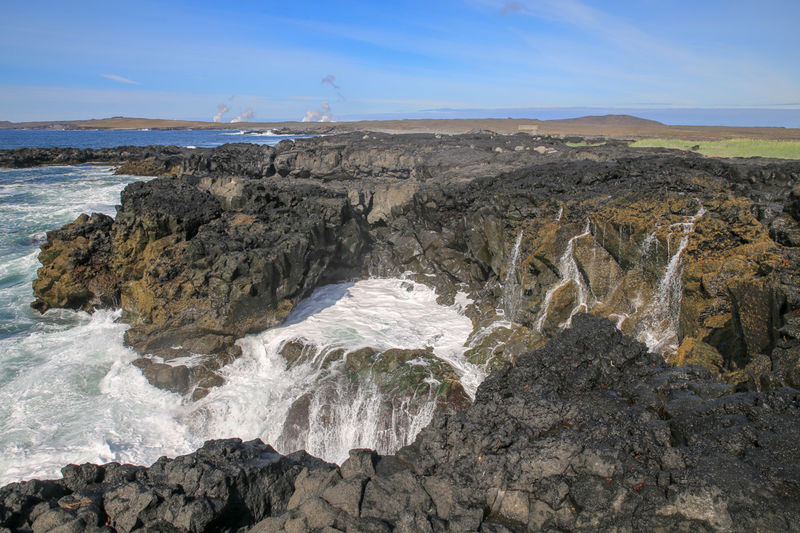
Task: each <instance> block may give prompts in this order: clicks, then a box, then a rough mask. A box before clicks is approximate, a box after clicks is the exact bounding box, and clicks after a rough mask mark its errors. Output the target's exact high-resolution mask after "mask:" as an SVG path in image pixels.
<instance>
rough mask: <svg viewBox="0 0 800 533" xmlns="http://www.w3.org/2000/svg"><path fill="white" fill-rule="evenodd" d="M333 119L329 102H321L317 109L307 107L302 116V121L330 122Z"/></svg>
mask: <svg viewBox="0 0 800 533" xmlns="http://www.w3.org/2000/svg"><path fill="white" fill-rule="evenodd" d="M332 120H333V113H332V112H331V104H329V103H328V102H322V105H321V106H320V108H319V109H309V110H307V111H306V116H304V117H303V122H330V121H332Z"/></svg>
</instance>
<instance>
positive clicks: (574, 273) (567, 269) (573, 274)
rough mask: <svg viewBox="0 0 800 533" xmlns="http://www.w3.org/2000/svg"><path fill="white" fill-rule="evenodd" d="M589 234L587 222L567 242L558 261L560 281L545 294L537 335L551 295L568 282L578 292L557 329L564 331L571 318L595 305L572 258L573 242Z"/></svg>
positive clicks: (537, 325) (540, 329)
mask: <svg viewBox="0 0 800 533" xmlns="http://www.w3.org/2000/svg"><path fill="white" fill-rule="evenodd" d="M590 233H591V231H590V227H589V222H587V223H586V228H585V229H584V230H583V232H582V233H580V234H578V235H575V236H574V237H572V238H571V239H570V240H569V242H567V247H566V249H565V250H564V253H563V254H561V257H560V258H559V260H558V272H559V274H560V276H561V279H560V280H559V281H558V282H557V283H556V284H555V285H553V286H552V287H550V288H549V289H548V290H547V293H545V296H544V303H543V304H542V310H541V311H540V312H539V318H538V319H537V320H536V331H538V332H539V333H542V330H543V328H544V323H545V320H547V313H548V312H549V310H550V303H551V302H552V300H553V295H554V294H555V293H556V292H557V291H558V290H559V289H561V288H563V287H565V286H566V285H567V284H569V283H570V282H573V283H575V287H576V289H577V291H578V298H577V302H576V304H575V306H573V308H572V310H571V311H570V314H569V317H568V318H567V319H566V320H565V321H564V322H562V323H561V324H559V325H558V327H559V328H561V329H564V328H567V327H569V326H570V325H571V324H572V317H574V316H575V315H576V314H577V313H580V312H581V311H584V312H588V311H589V310H590V309H591V308H592V306H594V305H595V304H596V303H597V299H596V298H595V297H594V295H593V294H592V290H591V289H590V288H589V287H588V286H587V285H586V281H585V280H584V279H583V275H582V274H581V271H580V268H578V263H577V262H576V261H575V256H574V250H575V241H577V240H578V239H580V238H582V237H586V236H587V235H589V234H590Z"/></svg>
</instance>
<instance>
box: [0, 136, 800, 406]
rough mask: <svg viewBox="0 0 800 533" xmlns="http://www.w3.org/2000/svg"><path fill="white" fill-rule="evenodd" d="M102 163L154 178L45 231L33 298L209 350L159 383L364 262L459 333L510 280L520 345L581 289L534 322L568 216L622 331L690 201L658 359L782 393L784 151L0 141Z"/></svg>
mask: <svg viewBox="0 0 800 533" xmlns="http://www.w3.org/2000/svg"><path fill="white" fill-rule="evenodd" d="M100 160H105V161H109V160H111V161H114V160H116V161H127V164H126V166H130V165H133V166H134V167H136V168H138V169H139V170H142V171H144V170H146V169H151V170H152V171H153V172H155V173H158V174H159V175H161V176H162V177H161V178H158V179H154V180H152V181H150V182H147V183H143V182H140V183H135V184H132V185H130V186H129V187H127V188H126V189H125V191H124V192H123V194H122V204H121V206H120V208H119V212H118V214H117V216H116V219H115V220H114V222H113V224H112V225H111V226H110V227H105V226H104V228H105V229H104V230H103V233H105V235H104V236H103V237H102V238H100V237H99V236H98V238H94V239H92V240H91V242H87V241H86V240H84V239H83V238H82V237H80V238H79V237H78V236H77V235H78V233H80V232H83V233H87V232H89V233H92V232H93V234H94V233H96V231H95V230H96V226H97V224H96V223H95V222H92V221H89V220H86V219H79V220H78V221H76V222H75V223H73V225H71V226H70V227H71V228H72V229H71V230H69V231H66V232H64V233H53V234H52V236H51V241H52V242H48V243H46V244H45V245H44V246H43V253H42V254H41V255H40V260H41V261H42V263H43V269H42V270H40V276H39V279H37V281H36V282H35V296H36V297H37V301H36V303H35V306H36V307H37V308H38V309H40V310H44V309H47V308H50V307H64V306H65V307H72V308H81V309H87V310H88V309H91V308H92V307H96V306H101V307H102V306H121V307H122V308H123V310H124V319H125V320H127V321H129V322H130V323H131V324H132V327H131V328H130V329H129V330H128V332H127V334H126V342H127V343H128V344H129V345H131V346H133V347H134V348H135V349H136V350H137V351H138V352H139V353H140V354H141V355H143V356H147V355H158V356H161V357H163V358H165V359H171V358H174V357H178V356H182V355H188V354H211V355H214V356H215V357H214V358H210V359H208V360H207V362H206V363H204V365H203V366H202V367H201V368H193V369H191V371H189V370H188V369H185V368H184V369H177V370H174V371H173V370H170V371H169V372H173V373H174V374H175V376H171V377H170V376H165V371H162V370H164V369H162V370H159V371H158V372H156V371H155V370H153V369H151V371H150V372H149V374H148V375H150V376H151V380H152V381H154V382H159V383H167V384H171V385H169V386H170V387H171V388H172V390H182V391H184V390H185V391H187V392H190V393H192V394H195V396H199V395H202V394H204V391H205V390H207V387H208V386H212V385H214V384H217V383H220V382H221V378H220V377H219V376H218V375H216V374H215V372H216V370H217V369H218V368H219V367H220V366H222V365H224V364H227V363H228V362H229V361H231V360H232V359H233V358H235V357H236V356H237V355H238V348H237V347H236V346H235V345H234V342H235V340H236V339H237V338H239V337H241V336H242V335H244V334H247V333H252V332H257V331H261V330H264V329H266V328H268V327H272V326H274V325H277V324H279V323H280V322H281V321H282V320H283V319H284V318H285V317H286V316H287V314H288V313H289V312H290V310H291V309H292V308H293V306H294V305H296V304H297V303H298V302H299V301H300V300H301V299H302V298H305V297H307V296H308V295H309V294H310V293H311V292H312V291H313V290H314V289H315V288H316V287H318V286H319V285H321V284H323V283H329V282H335V281H342V280H347V279H358V278H363V277H367V276H370V275H378V276H396V275H399V274H401V273H405V272H411V273H412V274H413V275H414V276H415V279H416V280H417V281H420V282H422V283H426V284H428V285H432V286H434V287H435V288H436V290H437V292H438V294H439V295H440V297H441V301H442V302H445V303H449V302H451V301H452V300H453V298H454V296H455V294H456V293H457V292H458V291H464V292H467V293H469V295H470V297H471V298H472V299H473V300H474V301H475V305H473V306H471V307H470V309H468V312H469V313H470V315H469V316H470V318H471V319H472V320H473V323H474V325H475V327H476V328H479V327H481V326H485V325H487V324H488V323H490V322H491V321H492V320H494V319H495V318H496V316H495V310H496V309H498V308H502V309H503V310H504V311H505V309H504V308H505V307H507V303H508V302H507V301H506V300H508V297H509V295H508V294H504V292H508V291H507V288H508V286H509V285H510V286H512V287H516V292H517V294H516V295H514V298H515V299H516V301H517V304H515V305H514V306H513V307H514V311H513V312H514V313H515V316H514V317H513V318H514V321H515V322H516V323H518V324H521V325H522V326H524V327H525V328H527V333H524V334H522V333H519V334H517V337H518V338H524V339H528V340H527V341H524V342H523V341H520V345H521V347H522V348H521V349H513V350H509V351H508V353H519V352H520V351H524V349H530V348H533V347H536V346H539V345H541V344H542V343H543V342H544V341H545V340H546V339H547V338H549V337H550V336H552V335H553V334H554V333H555V332H556V331H557V330H558V329H559V327H561V325H562V324H564V323H565V322H564V321H565V320H566V319H567V318H568V317H569V316H571V315H572V314H573V312H572V311H573V309H576V306H577V301H576V298H577V296H578V294H579V293H580V291H578V290H577V288H576V287H575V286H574V283H567V284H566V285H565V286H564V287H563V290H562V291H561V292H559V294H556V295H554V299H553V301H554V302H555V306H554V309H553V310H552V312H551V316H548V317H547V320H544V321H543V322H542V324H541V327H538V326H539V322H540V320H539V318H540V315H541V314H542V313H543V312H544V300H545V294H546V293H547V291H548V290H549V288H551V287H553V286H554V285H555V284H556V283H558V282H559V280H561V279H562V276H563V273H562V272H561V271H560V268H561V267H560V266H559V263H560V260H561V256H562V255H563V254H564V252H565V250H566V249H567V248H568V246H567V245H568V243H569V241H570V239H572V238H573V237H575V236H576V235H579V234H581V233H584V232H585V231H586V228H587V223H588V232H589V233H588V235H587V238H586V239H585V240H581V241H578V242H576V243H575V245H576V249H575V251H574V258H575V260H576V261H577V263H576V264H577V265H578V270H579V272H580V273H581V279H582V280H583V281H584V283H585V284H586V285H587V289H588V291H589V292H590V293H591V294H592V295H593V297H594V298H595V299H596V302H595V303H598V304H600V303H602V305H596V306H595V308H594V309H592V312H593V313H597V314H601V315H602V316H612V315H613V316H617V317H625V316H627V317H629V318H626V319H625V320H624V321H623V323H622V327H623V329H624V330H625V331H626V332H627V333H630V334H632V335H637V334H638V333H639V331H640V329H641V326H642V322H643V321H644V320H645V319H646V317H642V316H640V314H638V315H637V313H640V307H641V306H640V305H639V304H636V303H635V300H636V297H635V294H642V295H645V296H647V295H650V296H652V295H653V293H654V291H655V290H657V289H658V286H659V284H660V282H661V278H662V277H663V276H664V275H665V272H666V267H667V265H668V264H669V261H670V259H671V254H673V253H674V251H675V250H676V248H677V246H678V244H679V242H680V239H679V233H680V232H681V231H682V230H681V229H680V228H683V227H685V226H684V224H686V221H687V220H689V218H690V217H692V216H694V215H695V214H696V213H698V212H700V211H699V210H700V208H701V207H702V210H703V215H702V216H701V217H700V218H699V219H698V220H697V228H696V231H695V232H694V234H693V235H692V236H691V239H690V241H689V243H688V247H687V248H686V250H685V252H684V253H683V256H682V258H681V262H682V269H681V273H682V276H681V277H682V279H681V280H680V281H681V282H682V292H683V298H682V300H681V303H680V309H679V310H678V311H677V314H679V315H680V316H677V317H675V323H676V324H677V325H676V326H675V327H676V329H677V330H678V331H677V340H676V344H678V345H682V349H681V350H679V351H678V353H677V355H676V357H675V359H674V361H675V362H677V363H683V362H694V363H699V364H704V365H705V366H707V367H709V368H715V369H716V371H718V372H724V373H726V375H728V377H729V380H730V381H731V382H732V383H738V384H742V386H743V387H745V388H750V389H764V388H775V387H779V386H782V385H792V386H797V385H798V382H797V378H796V375H798V374H797V361H798V356H797V353H798V352H797V350H798V346H799V345H800V344H799V343H800V338H798V335H795V334H794V333H793V332H794V331H795V329H796V328H795V329H793V328H792V327H791V321H792V320H793V317H794V316H795V315H796V313H797V312H800V299H798V298H796V297H795V296H793V295H794V294H795V293H796V284H795V281H794V278H793V277H792V276H791V275H790V273H791V272H792V271H794V270H796V268H797V267H798V266H799V265H800V256H798V253H797V250H798V249H797V247H796V245H797V244H798V243H799V242H800V223H799V222H798V220H797V204H798V202H797V198H798V195H797V192H796V191H797V186H798V179H800V163H798V162H795V161H777V160H767V159H747V160H732V159H728V160H720V159H712V158H705V157H701V156H699V155H697V154H694V153H686V152H677V151H671V150H663V149H631V148H629V147H628V146H627V144H626V143H625V142H622V141H609V142H607V143H606V144H596V145H591V146H579V147H572V146H569V145H568V144H566V143H565V142H564V141H563V140H561V139H555V138H546V137H544V138H543V137H534V136H530V135H526V134H519V135H510V136H503V135H496V134H491V133H475V134H466V135H453V136H447V135H444V136H442V135H423V134H413V135H388V134H379V133H352V134H346V135H333V136H325V137H317V138H311V139H297V140H296V141H294V142H292V141H283V142H281V143H280V144H278V145H277V146H274V147H269V146H256V145H248V144H230V145H224V146H220V147H217V148H214V149H196V150H188V149H182V148H177V147H143V148H136V147H120V148H115V149H104V150H97V151H91V150H89V151H87V150H82V151H76V150H73V149H63V150H61V149H25V150H22V151H20V150H15V151H5V152H0V165H12V166H14V165H17V166H19V165H27V164H42V163H53V162H67V161H73V162H80V161H100ZM126 166H123V167H122V168H121V170H122V169H125V168H126ZM792 191H795V192H792ZM83 225H86V228H85V229H81V228H79V226H80V227H82V226H83ZM70 235H76V237H74V238H68V237H69V236H70ZM517 239H520V247H519V248H518V249H517V252H518V257H517V258H516V260H517V264H516V265H514V264H512V260H514V257H513V256H514V243H515V242H516V241H517ZM645 248H646V249H645ZM78 263H79V264H78ZM511 269H514V271H513V272H511V271H510V270H511ZM715 273H720V275H719V276H715V275H714V274H715ZM779 341H780V343H783V344H781V347H780V348H778V344H779ZM484 348H485V349H484V351H487V350H493V349H494V348H493V347H489V346H488V345H487V346H485V347H484ZM778 349H779V350H780V353H778V352H775V350H778ZM773 352H775V353H774V355H773ZM486 357H488V356H487V355H486V354H476V360H480V361H485V359H486ZM778 360H780V361H781V362H780V364H777V363H774V361H778ZM767 361H772V362H771V363H770V364H769V365H767V364H766V362H767ZM499 363H502V361H499ZM768 366H769V368H768ZM159 368H160V367H159ZM767 372H769V373H771V377H769V378H768V379H766V378H765V379H761V377H762V376H764V375H765V373H767ZM155 375H159V376H162V377H163V378H164V379H160V378H159V379H153V378H152V376H155ZM187 376H188V377H187ZM173 378H174V379H173ZM187 379H188V381H186V380H187ZM195 386H199V388H198V389H196V390H195ZM193 391H194V392H193Z"/></svg>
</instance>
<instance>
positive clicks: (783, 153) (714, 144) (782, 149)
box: [631, 139, 800, 159]
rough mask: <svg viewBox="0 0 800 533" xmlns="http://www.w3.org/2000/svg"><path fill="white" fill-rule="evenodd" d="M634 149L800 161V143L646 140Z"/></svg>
mask: <svg viewBox="0 0 800 533" xmlns="http://www.w3.org/2000/svg"><path fill="white" fill-rule="evenodd" d="M631 146H632V147H634V148H677V149H678V150H691V151H695V152H697V153H700V154H703V155H707V156H711V157H775V158H780V159H800V141H765V140H754V139H728V140H725V141H684V140H678V139H644V140H641V141H636V142H634V143H631Z"/></svg>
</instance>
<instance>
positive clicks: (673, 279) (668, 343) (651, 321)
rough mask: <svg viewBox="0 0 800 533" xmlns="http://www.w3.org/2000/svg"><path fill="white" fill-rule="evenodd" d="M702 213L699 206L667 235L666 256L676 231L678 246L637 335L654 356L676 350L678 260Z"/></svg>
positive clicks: (679, 289)
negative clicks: (695, 211) (677, 232)
mask: <svg viewBox="0 0 800 533" xmlns="http://www.w3.org/2000/svg"><path fill="white" fill-rule="evenodd" d="M705 212H706V210H705V208H703V206H702V205H701V206H700V208H699V210H698V211H697V213H695V214H694V215H692V216H690V217H688V218H687V220H685V221H684V222H677V223H675V224H672V225H671V227H670V232H669V234H668V235H667V250H668V253H669V251H670V248H671V247H670V240H671V237H672V235H673V233H674V231H675V229H678V230H679V231H680V235H681V240H680V244H679V245H678V249H677V250H676V251H675V254H673V255H672V256H668V257H669V262H668V263H667V267H666V269H665V270H664V276H663V277H662V278H661V281H660V282H659V284H658V289H657V290H656V293H655V295H654V296H653V298H652V300H651V301H650V303H649V305H648V306H647V308H646V309H645V311H644V315H643V317H642V319H641V320H640V322H639V328H638V329H639V333H638V335H637V339H638V340H640V341H641V342H644V343H645V344H646V345H647V347H648V348H649V349H650V350H652V351H654V352H657V353H662V354H665V353H669V352H672V351H674V350H676V349H677V348H678V345H677V342H678V320H679V318H680V307H681V297H682V293H683V283H682V280H681V277H682V273H683V268H682V264H681V257H682V255H683V251H684V250H685V249H686V246H687V245H688V244H689V237H690V236H691V234H692V233H693V232H694V228H695V223H696V222H697V220H698V219H699V218H700V217H702V216H703V215H704V214H705Z"/></svg>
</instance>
